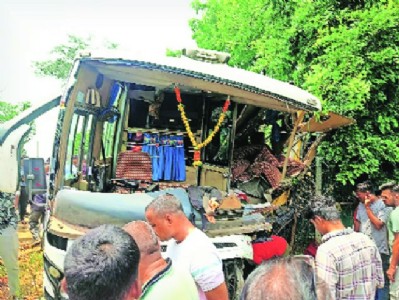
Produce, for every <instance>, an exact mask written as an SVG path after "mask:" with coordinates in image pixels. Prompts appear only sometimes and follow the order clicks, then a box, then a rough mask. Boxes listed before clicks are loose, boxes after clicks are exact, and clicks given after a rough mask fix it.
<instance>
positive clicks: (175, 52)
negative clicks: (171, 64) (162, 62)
mask: <svg viewBox="0 0 399 300" xmlns="http://www.w3.org/2000/svg"><path fill="white" fill-rule="evenodd" d="M181 55H182V50H172V49H169V48H168V49H166V56H170V57H180V56H181Z"/></svg>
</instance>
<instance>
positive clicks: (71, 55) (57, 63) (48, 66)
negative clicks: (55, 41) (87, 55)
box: [34, 35, 89, 79]
mask: <svg viewBox="0 0 399 300" xmlns="http://www.w3.org/2000/svg"><path fill="white" fill-rule="evenodd" d="M88 47H89V43H88V42H87V41H86V40H85V39H83V38H80V37H77V36H73V35H69V36H68V42H67V43H66V44H61V45H58V46H56V47H54V49H53V50H52V51H51V54H52V56H53V57H54V58H52V59H49V60H44V61H35V62H34V66H35V68H36V70H35V72H36V74H37V75H39V76H51V77H55V78H57V79H65V78H67V77H68V74H69V71H70V69H71V67H72V65H73V62H74V60H75V58H76V57H78V55H79V53H80V52H81V51H83V50H86V49H87V48H88Z"/></svg>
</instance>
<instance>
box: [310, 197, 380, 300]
mask: <svg viewBox="0 0 399 300" xmlns="http://www.w3.org/2000/svg"><path fill="white" fill-rule="evenodd" d="M311 203H312V204H311V214H310V215H309V216H308V217H309V218H310V219H311V222H312V223H313V225H314V226H315V228H316V230H317V231H319V232H320V234H322V242H321V245H320V246H319V248H318V249H317V254H316V273H317V280H318V284H324V283H325V284H327V286H328V287H329V289H330V291H331V295H332V299H374V297H375V293H376V289H377V287H378V288H381V287H383V286H384V275H383V270H382V262H381V256H380V254H379V252H378V249H377V247H376V245H375V244H374V242H372V241H371V240H370V239H369V238H368V237H367V236H366V235H364V234H363V233H359V232H354V231H353V230H352V229H350V228H345V226H344V225H343V224H342V222H341V219H340V214H339V211H338V209H337V207H336V204H335V200H334V199H333V198H331V197H326V196H316V197H315V198H314V199H312V202H311ZM320 296H322V295H320Z"/></svg>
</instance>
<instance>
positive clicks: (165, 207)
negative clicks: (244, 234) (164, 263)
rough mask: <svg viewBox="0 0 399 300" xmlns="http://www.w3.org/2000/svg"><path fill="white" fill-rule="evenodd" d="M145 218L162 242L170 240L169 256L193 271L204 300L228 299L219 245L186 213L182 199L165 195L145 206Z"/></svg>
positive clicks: (192, 273)
mask: <svg viewBox="0 0 399 300" xmlns="http://www.w3.org/2000/svg"><path fill="white" fill-rule="evenodd" d="M145 214H146V218H147V221H148V222H149V223H150V224H151V226H152V228H153V229H154V231H155V232H156V233H157V235H158V237H159V239H160V240H161V241H168V240H170V241H169V243H168V247H167V250H166V255H167V256H168V257H170V258H171V259H172V262H173V264H175V265H176V266H177V267H182V268H185V269H187V270H189V271H190V273H191V276H192V277H193V278H194V281H195V283H196V284H197V288H198V293H199V296H200V299H201V300H228V290H227V286H226V283H225V280H224V274H223V265H222V260H221V259H220V258H219V256H218V254H217V251H216V247H215V246H214V245H213V244H212V242H211V241H210V239H209V238H208V237H207V236H206V235H205V233H203V232H202V231H201V230H199V229H198V228H196V227H195V226H194V225H193V224H192V223H191V222H190V221H189V219H188V218H187V217H186V215H185V214H184V212H183V208H182V205H181V203H180V201H179V200H178V199H177V198H176V197H175V196H173V195H170V194H166V195H161V196H158V197H157V198H155V199H154V200H153V201H152V202H151V203H150V204H149V205H148V206H147V207H146V213H145Z"/></svg>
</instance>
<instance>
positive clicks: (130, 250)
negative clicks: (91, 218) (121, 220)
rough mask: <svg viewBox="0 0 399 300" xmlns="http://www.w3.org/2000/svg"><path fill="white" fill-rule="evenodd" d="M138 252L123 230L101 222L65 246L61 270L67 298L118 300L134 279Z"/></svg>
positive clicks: (136, 270)
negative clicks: (70, 244)
mask: <svg viewBox="0 0 399 300" xmlns="http://www.w3.org/2000/svg"><path fill="white" fill-rule="evenodd" d="M139 259H140V252H139V249H138V247H137V244H136V242H135V241H134V240H133V238H132V237H131V236H130V235H129V234H127V233H126V232H125V231H124V230H122V229H121V228H119V227H116V226H113V225H102V226H100V227H97V228H95V229H92V230H90V231H89V232H87V233H86V234H85V235H83V236H82V237H80V238H78V239H77V240H76V241H75V242H74V243H73V244H72V246H71V247H70V248H69V249H68V251H67V254H66V257H65V263H64V272H65V278H66V284H67V293H68V296H69V299H71V300H97V299H115V300H122V299H124V297H125V296H126V295H127V293H128V292H129V290H130V288H131V286H132V285H133V284H134V282H135V281H136V280H137V272H138V264H139Z"/></svg>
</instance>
